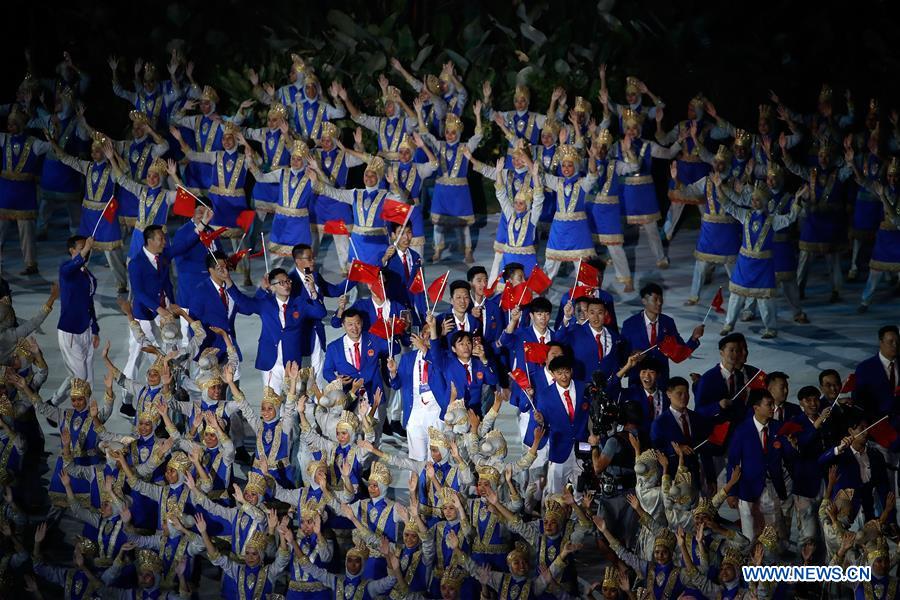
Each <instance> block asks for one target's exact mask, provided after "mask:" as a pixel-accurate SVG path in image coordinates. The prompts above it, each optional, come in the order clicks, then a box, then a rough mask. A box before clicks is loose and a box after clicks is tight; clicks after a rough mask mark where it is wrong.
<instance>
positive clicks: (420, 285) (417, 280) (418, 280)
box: [409, 269, 425, 294]
mask: <svg viewBox="0 0 900 600" xmlns="http://www.w3.org/2000/svg"><path fill="white" fill-rule="evenodd" d="M409 291H410V293H411V294H424V293H425V277H423V276H422V269H417V270H416V274H415V275H413V278H412V281H410V282H409Z"/></svg>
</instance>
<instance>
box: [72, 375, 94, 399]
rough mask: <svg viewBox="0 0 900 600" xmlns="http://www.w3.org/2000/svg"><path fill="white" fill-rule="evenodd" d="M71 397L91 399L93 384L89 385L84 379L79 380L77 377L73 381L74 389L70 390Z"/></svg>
mask: <svg viewBox="0 0 900 600" xmlns="http://www.w3.org/2000/svg"><path fill="white" fill-rule="evenodd" d="M69 396H71V397H72V398H90V397H91V384H89V383H88V382H87V381H85V380H84V379H78V378H77V377H75V378H73V379H72V388H71V389H70V390H69Z"/></svg>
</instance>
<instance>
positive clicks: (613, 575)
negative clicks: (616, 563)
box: [602, 567, 619, 590]
mask: <svg viewBox="0 0 900 600" xmlns="http://www.w3.org/2000/svg"><path fill="white" fill-rule="evenodd" d="M602 589H604V590H609V589H614V590H618V589H619V572H618V571H617V570H616V568H615V567H606V568H605V569H604V570H603V586H602Z"/></svg>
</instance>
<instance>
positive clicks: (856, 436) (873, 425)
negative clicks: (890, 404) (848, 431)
mask: <svg viewBox="0 0 900 600" xmlns="http://www.w3.org/2000/svg"><path fill="white" fill-rule="evenodd" d="M887 418H888V415H884V416H883V417H881V418H880V419H878V420H877V421H875V422H874V423H872V424H871V425H869V426H868V427H866V428H865V429H863V430H862V431H860V432H859V433H857V434H856V435H854V436H853V438H852V439H854V440H855V439H856V438H858V437H859V436H861V435H862V434H864V433H865V432H867V431H868V430H870V429H872V428H873V427H875V426H876V425H878V424H879V423H881V422H882V421H884V420H885V419H887Z"/></svg>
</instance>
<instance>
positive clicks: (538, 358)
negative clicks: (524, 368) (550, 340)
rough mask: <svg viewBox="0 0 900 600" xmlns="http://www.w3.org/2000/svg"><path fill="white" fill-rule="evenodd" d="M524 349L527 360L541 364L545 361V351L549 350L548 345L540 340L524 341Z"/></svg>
mask: <svg viewBox="0 0 900 600" xmlns="http://www.w3.org/2000/svg"><path fill="white" fill-rule="evenodd" d="M524 350H525V360H526V361H527V362H530V363H537V364H539V365H542V364H544V363H545V362H547V353H548V352H549V351H550V346H548V345H547V344H541V343H540V342H525V344H524Z"/></svg>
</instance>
